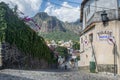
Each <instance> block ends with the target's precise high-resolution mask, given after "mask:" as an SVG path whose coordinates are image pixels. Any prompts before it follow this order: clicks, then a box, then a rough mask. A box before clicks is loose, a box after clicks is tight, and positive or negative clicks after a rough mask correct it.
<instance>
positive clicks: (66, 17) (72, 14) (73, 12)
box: [45, 2, 80, 22]
mask: <svg viewBox="0 0 120 80" xmlns="http://www.w3.org/2000/svg"><path fill="white" fill-rule="evenodd" d="M62 6H65V7H60V8H56V6H54V5H52V4H50V3H48V4H47V8H46V9H45V12H47V13H48V14H49V15H51V16H56V17H57V18H58V19H60V20H61V21H64V22H65V21H68V22H74V21H76V20H77V19H79V17H80V11H79V7H72V6H71V5H69V4H68V3H67V2H64V3H63V4H62ZM66 7H68V8H66Z"/></svg>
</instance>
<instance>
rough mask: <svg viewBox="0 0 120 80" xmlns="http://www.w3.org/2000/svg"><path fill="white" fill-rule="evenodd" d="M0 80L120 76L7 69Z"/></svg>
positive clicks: (108, 78) (81, 79) (84, 79)
mask: <svg viewBox="0 0 120 80" xmlns="http://www.w3.org/2000/svg"><path fill="white" fill-rule="evenodd" d="M0 80H120V76H115V77H114V76H113V75H111V74H109V75H104V74H90V73H85V72H83V71H81V72H80V71H79V72H78V71H64V72H63V71H58V70H39V71H37V70H36V71H29V70H12V69H5V70H1V71H0Z"/></svg>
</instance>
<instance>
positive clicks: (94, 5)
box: [83, 0, 118, 29]
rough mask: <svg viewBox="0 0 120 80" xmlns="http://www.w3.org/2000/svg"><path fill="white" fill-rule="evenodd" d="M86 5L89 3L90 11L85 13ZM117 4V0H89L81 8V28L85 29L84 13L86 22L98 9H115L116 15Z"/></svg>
mask: <svg viewBox="0 0 120 80" xmlns="http://www.w3.org/2000/svg"><path fill="white" fill-rule="evenodd" d="M88 5H90V13H89V14H88V15H87V8H88ZM117 6H118V3H117V0H89V1H88V2H87V3H86V4H85V6H84V9H83V29H85V26H86V23H85V15H86V22H87V21H89V20H90V19H91V17H92V16H93V15H94V13H95V12H98V11H103V10H110V9H116V15H118V14H117V13H118V12H117V9H118V7H117ZM100 16H101V15H100Z"/></svg>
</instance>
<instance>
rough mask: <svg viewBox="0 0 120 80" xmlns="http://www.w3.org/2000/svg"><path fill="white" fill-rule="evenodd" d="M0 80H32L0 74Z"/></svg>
mask: <svg viewBox="0 0 120 80" xmlns="http://www.w3.org/2000/svg"><path fill="white" fill-rule="evenodd" d="M0 80H33V79H28V78H25V77H19V76H12V75H9V74H3V73H0Z"/></svg>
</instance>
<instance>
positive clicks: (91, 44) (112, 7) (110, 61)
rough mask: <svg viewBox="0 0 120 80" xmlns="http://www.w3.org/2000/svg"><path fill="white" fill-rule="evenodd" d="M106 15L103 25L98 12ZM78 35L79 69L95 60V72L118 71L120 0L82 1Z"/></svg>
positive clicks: (86, 66) (119, 59) (119, 58)
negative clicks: (80, 23) (80, 27)
mask: <svg viewBox="0 0 120 80" xmlns="http://www.w3.org/2000/svg"><path fill="white" fill-rule="evenodd" d="M103 11H105V12H106V14H107V19H108V20H107V21H106V22H105V24H103V20H102V18H101V14H103ZM80 15H81V16H80V17H81V22H82V26H83V30H82V32H81V34H80V53H81V54H80V57H81V58H80V62H79V65H80V66H81V68H84V69H88V70H89V66H90V62H91V61H94V62H95V63H96V68H97V71H98V72H103V71H105V72H114V73H120V0H83V1H82V3H81V14H80Z"/></svg>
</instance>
